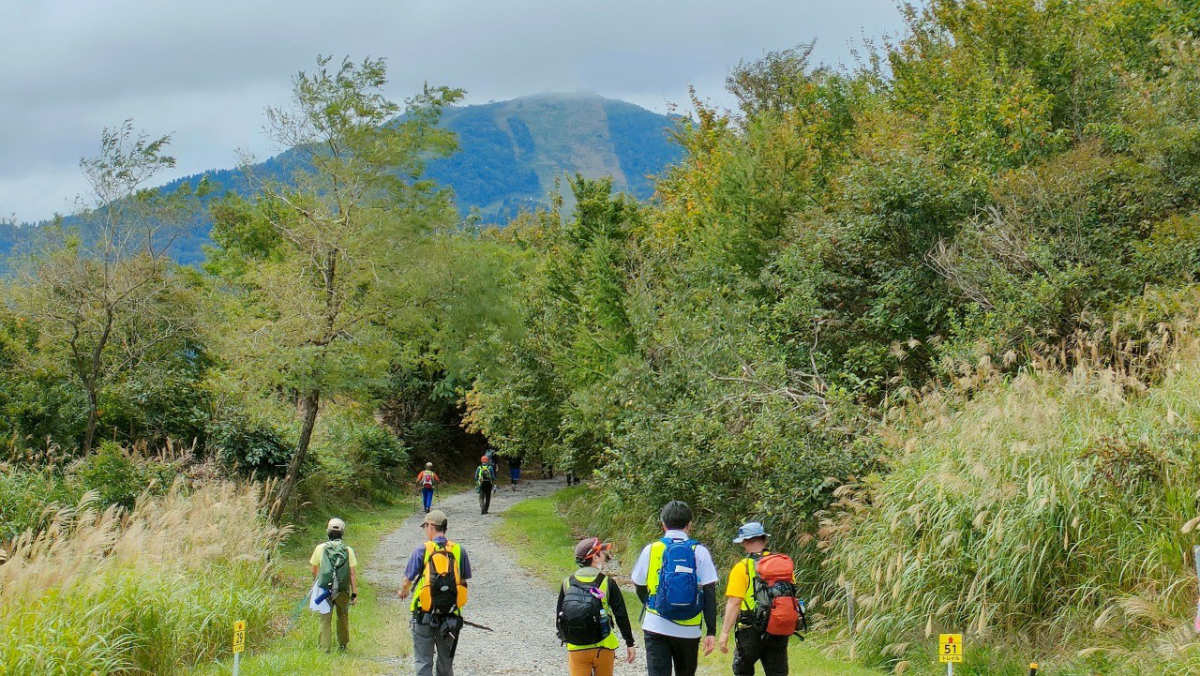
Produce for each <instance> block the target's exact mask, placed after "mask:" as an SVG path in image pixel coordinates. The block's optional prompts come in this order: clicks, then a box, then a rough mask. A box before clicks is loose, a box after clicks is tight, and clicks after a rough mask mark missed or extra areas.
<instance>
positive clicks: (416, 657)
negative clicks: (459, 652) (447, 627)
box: [409, 617, 458, 676]
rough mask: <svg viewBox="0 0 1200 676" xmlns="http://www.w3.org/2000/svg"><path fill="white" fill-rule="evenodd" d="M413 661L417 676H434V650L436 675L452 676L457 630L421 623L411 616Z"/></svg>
mask: <svg viewBox="0 0 1200 676" xmlns="http://www.w3.org/2000/svg"><path fill="white" fill-rule="evenodd" d="M409 626H410V627H412V637H413V662H414V663H415V665H416V668H417V676H434V669H433V666H434V656H433V655H434V652H435V651H436V652H437V676H454V648H455V645H456V644H457V643H458V631H454V632H453V633H449V632H446V631H444V630H443V628H442V627H441V626H438V625H431V624H427V623H421V622H419V621H418V620H417V618H416V617H413V619H412V622H410V623H409Z"/></svg>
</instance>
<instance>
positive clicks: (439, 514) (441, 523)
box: [421, 509, 446, 528]
mask: <svg viewBox="0 0 1200 676" xmlns="http://www.w3.org/2000/svg"><path fill="white" fill-rule="evenodd" d="M421 525H422V526H424V525H430V526H437V527H439V528H445V527H446V513H445V512H443V511H442V510H440V509H435V510H432V511H430V512H429V513H428V514H426V515H425V520H424V521H422V522H421Z"/></svg>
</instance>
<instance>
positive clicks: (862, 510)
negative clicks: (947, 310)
mask: <svg viewBox="0 0 1200 676" xmlns="http://www.w3.org/2000/svg"><path fill="white" fill-rule="evenodd" d="M1192 307H1193V308H1194V307H1196V306H1194V305H1193V306H1192ZM1179 316H1180V317H1182V318H1183V320H1184V321H1181V322H1178V323H1177V324H1176V325H1174V326H1171V327H1170V328H1167V327H1164V326H1163V325H1161V324H1160V325H1155V326H1152V327H1145V328H1147V329H1149V333H1150V334H1151V337H1152V338H1153V336H1157V337H1158V338H1157V339H1156V340H1155V339H1151V340H1146V341H1136V342H1131V343H1127V344H1121V343H1111V344H1110V346H1109V350H1108V351H1107V352H1105V351H1102V350H1097V351H1096V354H1095V356H1094V357H1093V356H1091V355H1089V352H1091V350H1090V348H1088V347H1087V343H1086V342H1083V341H1081V342H1079V343H1077V344H1076V345H1075V347H1074V348H1073V349H1074V354H1072V355H1069V356H1068V355H1063V357H1062V358H1061V359H1060V360H1059V361H1058V362H1057V363H1056V364H1047V365H1045V366H1044V367H1042V368H1034V369H1027V370H1025V371H1023V372H1021V373H1019V374H1018V375H1016V376H1014V377H1003V376H998V375H996V374H994V373H993V374H983V375H974V376H971V377H969V378H967V379H968V380H972V382H971V383H970V387H969V388H968V389H965V390H963V391H961V392H958V393H954V392H946V391H943V392H941V393H940V394H939V395H937V396H927V397H925V399H924V401H923V402H921V403H920V404H917V405H914V406H912V407H910V408H909V409H908V410H906V411H904V412H903V413H902V414H901V415H899V416H896V417H895V418H893V423H892V426H891V428H890V429H889V430H888V431H887V433H886V434H885V435H883V436H884V438H885V439H888V440H890V441H889V444H890V445H891V446H892V448H893V452H892V459H891V463H892V471H891V472H890V473H889V474H888V475H886V476H884V477H879V478H874V479H872V480H869V481H867V482H865V483H864V484H863V485H861V486H857V487H847V488H846V489H844V490H843V491H841V492H840V493H839V495H838V498H839V500H840V502H839V503H838V505H836V508H835V509H834V510H832V511H831V512H830V513H829V514H827V515H826V519H825V522H824V524H823V529H822V537H823V539H824V541H825V544H826V546H827V548H828V549H829V551H830V559H829V565H830V566H831V567H832V570H833V571H835V572H836V573H838V574H840V575H841V576H842V577H843V579H844V580H846V581H849V582H850V583H851V584H852V585H853V588H854V589H855V590H856V603H857V607H858V621H857V626H856V630H857V636H856V647H857V649H858V650H859V654H861V655H864V656H868V657H869V658H871V659H874V660H877V661H879V662H884V663H891V664H893V665H894V664H896V663H898V661H899V660H901V659H902V658H904V657H915V658H918V659H921V658H924V657H926V656H925V653H928V652H930V650H931V649H932V644H931V642H930V641H928V640H925V636H926V635H927V634H936V633H939V632H950V631H965V632H966V633H967V634H968V635H969V636H970V637H971V639H972V640H974V641H975V642H976V645H986V646H990V648H989V651H988V652H989V653H990V654H989V655H986V656H984V655H980V656H979V659H980V661H982V662H984V663H987V661H988V660H991V664H990V667H989V668H991V669H994V670H999V671H1003V670H1004V669H1006V668H1008V667H1009V666H1011V665H1012V664H1014V663H1017V662H1019V661H1023V660H1028V659H1030V658H1031V657H1037V656H1041V657H1042V658H1043V659H1042V661H1043V662H1044V663H1050V664H1052V665H1053V666H1055V667H1056V669H1058V670H1061V673H1088V672H1089V670H1095V669H1100V670H1101V671H1103V672H1105V673H1119V672H1130V673H1134V672H1137V671H1139V670H1141V669H1145V668H1151V667H1149V666H1148V665H1153V667H1152V670H1155V671H1160V670H1163V669H1165V670H1168V671H1170V670H1172V669H1176V668H1177V671H1178V672H1179V673H1185V672H1187V671H1188V670H1189V669H1192V668H1195V667H1200V655H1197V654H1196V653H1200V650H1197V649H1196V648H1197V646H1196V643H1195V642H1194V641H1193V640H1192V639H1191V638H1187V635H1186V633H1181V632H1180V631H1178V630H1179V629H1180V627H1183V626H1184V625H1185V624H1186V623H1188V621H1189V619H1190V616H1191V613H1192V612H1193V611H1194V608H1195V597H1196V579H1195V573H1194V571H1193V567H1192V562H1191V557H1190V552H1191V546H1192V545H1193V544H1196V543H1198V542H1200V534H1198V533H1197V532H1196V529H1195V522H1193V519H1194V518H1195V517H1197V515H1198V514H1200V513H1198V512H1197V504H1198V503H1197V498H1198V496H1200V493H1198V489H1197V487H1198V486H1200V341H1198V340H1197V337H1196V335H1195V332H1194V330H1192V329H1190V328H1188V327H1189V326H1194V325H1195V322H1194V317H1195V315H1194V309H1193V310H1192V312H1191V313H1187V314H1182V315H1179ZM1180 326H1183V327H1184V329H1183V330H1177V329H1178V328H1179V327H1180ZM1117 333H1119V331H1118V330H1116V329H1115V328H1114V330H1112V331H1111V332H1110V333H1109V334H1108V335H1109V340H1111V336H1112V335H1116V334H1117ZM1168 336H1169V337H1168ZM1113 355H1118V358H1114V357H1113ZM1068 363H1069V364H1070V367H1069V368H1070V370H1069V372H1064V371H1063V370H1062V366H1063V365H1064V364H1068ZM987 366H988V365H986V364H985V365H983V367H984V368H987ZM831 592H833V594H832V597H833V599H834V603H835V604H836V603H838V602H840V601H842V600H843V599H842V598H841V597H840V596H839V595H838V594H839V592H837V591H834V590H831ZM1181 637H1183V638H1181ZM1184 638H1186V639H1187V640H1184ZM1144 642H1151V643H1154V644H1155V645H1156V646H1157V648H1156V650H1154V651H1145V650H1142V651H1139V650H1138V649H1137V645H1138V644H1139V643H1144ZM1147 656H1149V657H1147ZM1047 657H1049V658H1050V659H1047ZM1147 660H1149V661H1147ZM1056 673H1057V671H1056Z"/></svg>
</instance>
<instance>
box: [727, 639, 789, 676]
mask: <svg viewBox="0 0 1200 676" xmlns="http://www.w3.org/2000/svg"><path fill="white" fill-rule="evenodd" d="M733 638H734V641H736V648H735V650H734V651H733V673H734V676H753V675H754V663H755V662H762V665H763V673H764V674H766V675H767V676H787V672H788V655H787V649H788V637H787V636H767V637H766V638H763V635H762V634H761V633H760V632H759V631H758V630H757V629H754V628H752V627H744V628H742V629H738V630H737V631H736V632H735V633H734V635H733Z"/></svg>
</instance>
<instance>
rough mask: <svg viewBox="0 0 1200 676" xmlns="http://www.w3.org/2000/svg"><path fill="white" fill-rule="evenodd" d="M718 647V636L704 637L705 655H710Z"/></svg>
mask: <svg viewBox="0 0 1200 676" xmlns="http://www.w3.org/2000/svg"><path fill="white" fill-rule="evenodd" d="M716 647H717V637H716V636H705V637H704V656H705V657H708V656H709V655H711V654H712V651H713V649H714V648H716Z"/></svg>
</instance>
